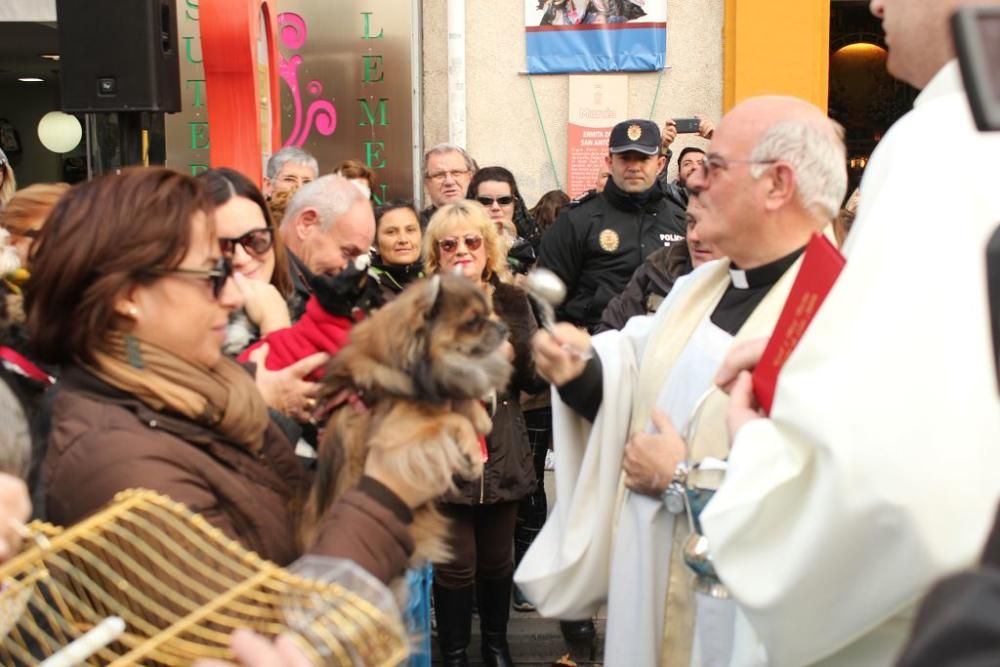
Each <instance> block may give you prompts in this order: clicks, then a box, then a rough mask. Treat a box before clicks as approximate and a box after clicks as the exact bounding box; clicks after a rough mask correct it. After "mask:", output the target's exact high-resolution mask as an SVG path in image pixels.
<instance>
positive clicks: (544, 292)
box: [525, 268, 593, 360]
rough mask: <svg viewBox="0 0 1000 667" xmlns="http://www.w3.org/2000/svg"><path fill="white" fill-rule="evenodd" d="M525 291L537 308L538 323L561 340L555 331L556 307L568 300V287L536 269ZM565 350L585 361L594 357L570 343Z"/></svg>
mask: <svg viewBox="0 0 1000 667" xmlns="http://www.w3.org/2000/svg"><path fill="white" fill-rule="evenodd" d="M525 289H527V291H528V296H529V297H531V300H532V301H533V302H534V304H535V306H536V307H537V310H538V320H539V322H538V323H539V324H540V325H541V326H542V328H543V329H545V330H546V331H548V332H549V333H550V334H552V337H553V338H555V339H556V340H559V336H557V335H556V332H555V329H554V325H555V323H556V314H555V307H556V306H558V305H560V304H561V303H562V302H563V301H564V300H565V299H566V285H565V284H564V283H563V281H562V280H561V279H560V278H559V276H557V275H556V274H555V273H553V272H552V271H549V270H548V269H541V268H536V269H532V270H531V271H530V272H529V273H528V277H527V281H526V282H525ZM563 349H564V350H566V351H567V352H570V353H572V354H574V355H576V356H577V357H579V358H581V359H584V360H586V359H590V357H592V356H593V353H592V352H591V351H590V350H586V351H584V350H579V349H577V348H576V347H574V346H572V345H570V344H568V343H563Z"/></svg>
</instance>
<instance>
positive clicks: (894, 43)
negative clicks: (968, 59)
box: [869, 0, 1000, 88]
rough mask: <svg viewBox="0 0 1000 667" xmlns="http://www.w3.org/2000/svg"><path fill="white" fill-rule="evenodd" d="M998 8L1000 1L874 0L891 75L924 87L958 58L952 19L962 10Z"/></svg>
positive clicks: (872, 8) (871, 4)
mask: <svg viewBox="0 0 1000 667" xmlns="http://www.w3.org/2000/svg"><path fill="white" fill-rule="evenodd" d="M968 5H980V6H988V5H992V6H998V5H1000V0H871V1H870V2H869V9H871V12H872V14H874V15H875V16H876V17H877V18H879V19H881V21H882V29H883V30H884V31H885V42H886V45H887V46H888V47H889V60H888V69H889V73H890V74H892V75H893V76H894V77H896V78H897V79H900V80H902V81H906V82H907V83H909V84H910V85H912V86H915V87H916V88H923V87H924V86H926V85H927V84H928V82H930V80H931V79H932V78H933V77H934V75H935V74H936V73H937V72H938V70H940V69H941V68H942V67H944V65H945V64H946V63H947V62H948V61H949V60H951V59H952V58H954V57H955V49H954V45H953V43H952V38H951V32H950V29H949V23H948V21H949V18H950V17H951V15H952V14H954V13H955V10H956V9H958V8H959V7H963V6H968Z"/></svg>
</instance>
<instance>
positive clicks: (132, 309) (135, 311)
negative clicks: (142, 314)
mask: <svg viewBox="0 0 1000 667" xmlns="http://www.w3.org/2000/svg"><path fill="white" fill-rule="evenodd" d="M128 314H129V316H130V317H138V316H139V309H138V308H136V307H135V306H129V307H128Z"/></svg>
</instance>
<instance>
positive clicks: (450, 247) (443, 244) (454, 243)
mask: <svg viewBox="0 0 1000 667" xmlns="http://www.w3.org/2000/svg"><path fill="white" fill-rule="evenodd" d="M460 242H461V243H464V244H465V247H466V249H467V250H468V251H469V252H475V251H476V250H479V246H481V245H483V237H482V236H473V235H472V234H470V235H468V236H466V237H464V238H455V237H454V236H450V237H448V238H446V239H441V240H440V241H438V248H440V249H441V252H446V253H453V252H455V251H456V250H458V244H459V243H460Z"/></svg>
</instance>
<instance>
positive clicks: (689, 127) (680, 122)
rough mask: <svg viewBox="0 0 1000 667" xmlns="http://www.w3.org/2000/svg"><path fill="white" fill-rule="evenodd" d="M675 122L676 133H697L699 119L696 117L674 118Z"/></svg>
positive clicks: (699, 123) (699, 124)
mask: <svg viewBox="0 0 1000 667" xmlns="http://www.w3.org/2000/svg"><path fill="white" fill-rule="evenodd" d="M674 122H675V123H677V134H698V127H700V126H701V120H700V119H698V118H674Z"/></svg>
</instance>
